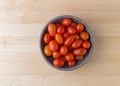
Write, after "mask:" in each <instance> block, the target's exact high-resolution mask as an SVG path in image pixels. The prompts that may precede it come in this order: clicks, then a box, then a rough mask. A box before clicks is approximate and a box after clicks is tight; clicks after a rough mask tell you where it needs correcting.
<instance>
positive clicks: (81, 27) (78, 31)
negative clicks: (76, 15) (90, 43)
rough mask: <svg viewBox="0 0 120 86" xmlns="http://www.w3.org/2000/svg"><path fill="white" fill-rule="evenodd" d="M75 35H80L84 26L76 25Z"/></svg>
mask: <svg viewBox="0 0 120 86" xmlns="http://www.w3.org/2000/svg"><path fill="white" fill-rule="evenodd" d="M76 29H77V33H81V32H82V31H83V30H84V25H83V24H81V23H80V24H77V26H76Z"/></svg>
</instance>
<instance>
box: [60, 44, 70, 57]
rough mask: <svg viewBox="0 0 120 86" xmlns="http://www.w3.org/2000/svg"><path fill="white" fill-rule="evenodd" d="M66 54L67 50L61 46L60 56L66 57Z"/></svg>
mask: <svg viewBox="0 0 120 86" xmlns="http://www.w3.org/2000/svg"><path fill="white" fill-rule="evenodd" d="M67 52H68V48H67V47H66V46H62V47H61V48H60V53H61V54H62V55H66V54H67Z"/></svg>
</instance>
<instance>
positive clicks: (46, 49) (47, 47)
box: [44, 45, 52, 56]
mask: <svg viewBox="0 0 120 86" xmlns="http://www.w3.org/2000/svg"><path fill="white" fill-rule="evenodd" d="M44 54H45V55H46V56H51V55H52V51H51V50H50V48H49V46H48V45H45V47H44Z"/></svg>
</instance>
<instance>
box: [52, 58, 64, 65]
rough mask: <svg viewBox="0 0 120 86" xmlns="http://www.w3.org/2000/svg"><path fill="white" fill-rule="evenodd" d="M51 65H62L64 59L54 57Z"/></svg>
mask: <svg viewBox="0 0 120 86" xmlns="http://www.w3.org/2000/svg"><path fill="white" fill-rule="evenodd" d="M53 65H54V66H56V67H62V66H64V61H63V60H61V59H54V61H53Z"/></svg>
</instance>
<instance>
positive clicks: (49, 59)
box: [40, 15, 94, 71]
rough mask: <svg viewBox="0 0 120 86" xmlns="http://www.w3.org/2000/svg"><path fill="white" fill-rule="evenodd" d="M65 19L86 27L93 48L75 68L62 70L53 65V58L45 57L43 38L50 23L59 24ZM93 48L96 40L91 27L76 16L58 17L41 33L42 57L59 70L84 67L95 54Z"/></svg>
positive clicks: (64, 67) (67, 67) (66, 67)
mask: <svg viewBox="0 0 120 86" xmlns="http://www.w3.org/2000/svg"><path fill="white" fill-rule="evenodd" d="M63 18H71V19H72V21H74V22H76V23H82V24H84V25H85V30H86V31H87V32H88V33H89V34H90V39H89V40H90V42H91V47H90V49H88V51H87V53H86V55H85V56H84V59H82V60H81V61H78V62H77V63H76V65H75V66H73V67H69V66H67V65H65V66H63V67H61V68H58V67H55V66H54V65H53V64H52V61H53V58H50V57H47V56H45V54H44V45H45V44H44V42H43V36H44V34H45V33H46V32H47V26H48V24H49V23H51V22H52V23H59V22H61V20H62V19H63ZM93 47H94V38H93V34H92V31H91V30H90V28H89V26H88V25H87V24H86V23H85V22H84V21H83V20H82V19H80V18H78V17H75V16H71V15H63V16H58V17H55V18H53V19H51V20H50V21H49V22H48V23H47V24H46V25H45V26H44V27H43V28H42V29H41V31H40V54H41V57H42V58H44V59H45V61H46V62H47V63H48V64H49V65H50V66H52V67H53V68H55V69H58V70H63V71H69V70H74V69H77V68H79V67H81V66H82V65H84V64H85V63H86V62H87V61H88V60H89V58H90V55H91V54H92V52H93Z"/></svg>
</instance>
